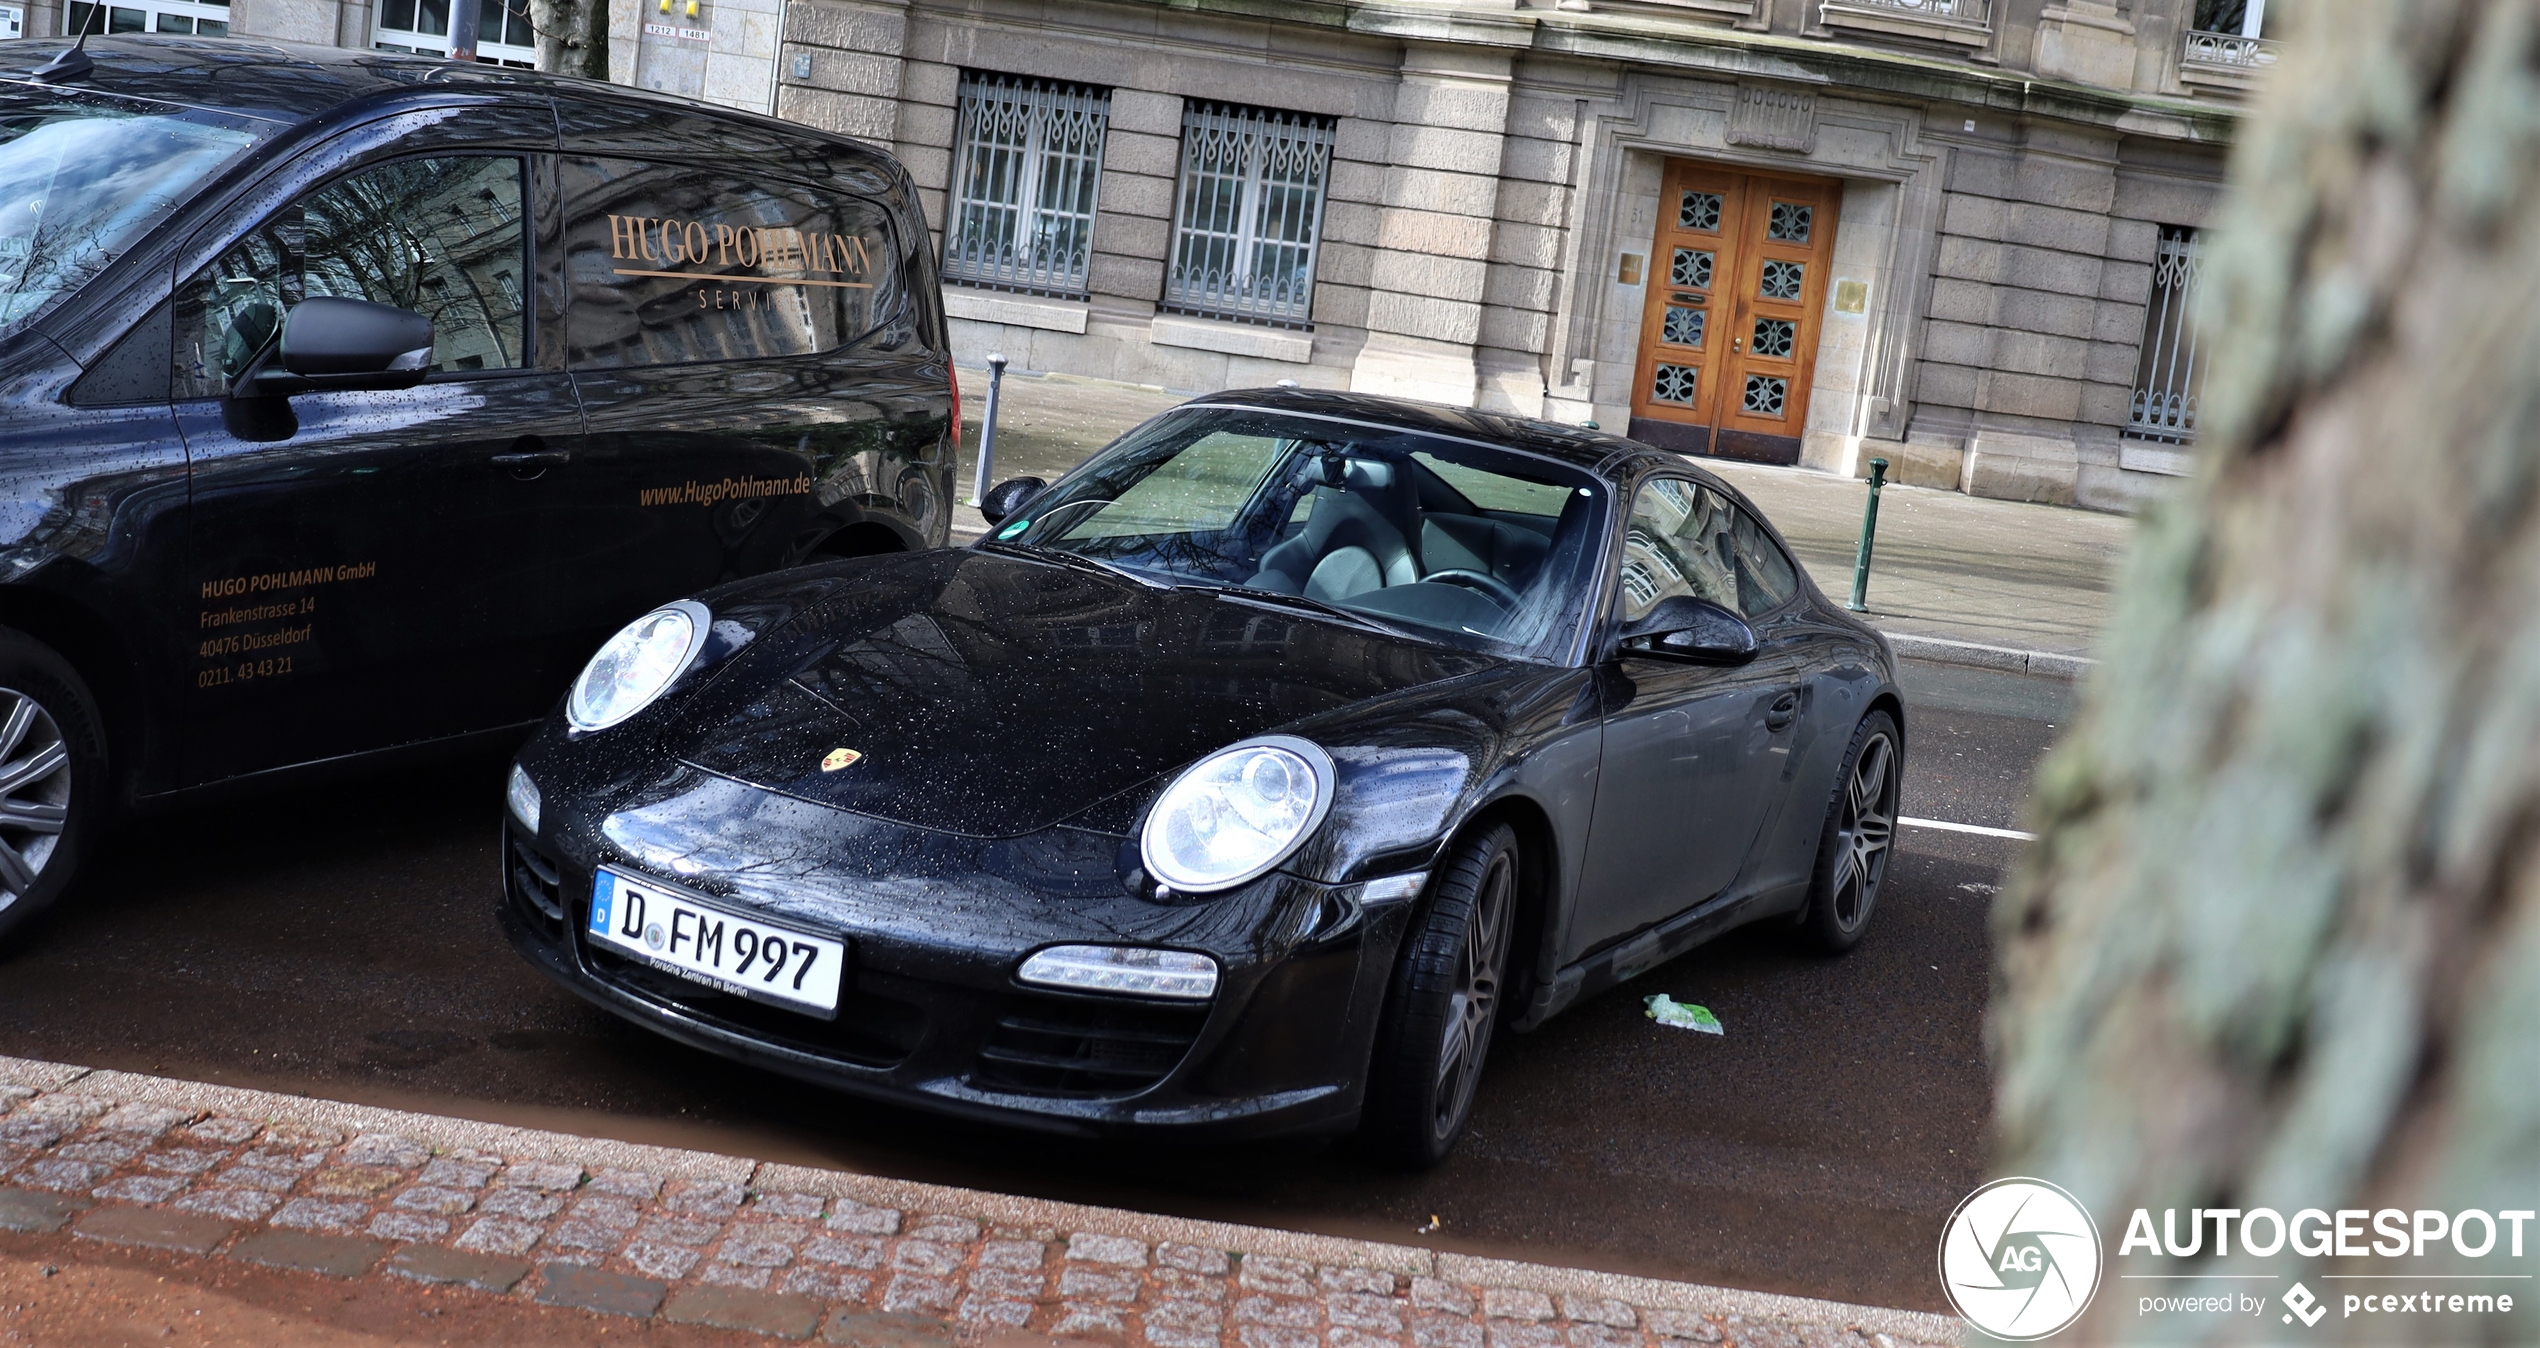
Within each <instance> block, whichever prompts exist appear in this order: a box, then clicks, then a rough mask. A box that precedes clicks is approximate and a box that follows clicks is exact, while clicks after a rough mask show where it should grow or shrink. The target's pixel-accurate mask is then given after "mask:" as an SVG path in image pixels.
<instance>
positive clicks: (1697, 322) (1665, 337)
mask: <svg viewBox="0 0 2540 1348" xmlns="http://www.w3.org/2000/svg"><path fill="white" fill-rule="evenodd" d="M1702 321H1703V312H1702V310H1700V309H1688V308H1686V307H1684V306H1683V305H1680V304H1670V305H1668V306H1667V317H1666V319H1665V321H1664V322H1663V323H1662V324H1661V325H1660V327H1659V332H1658V340H1660V341H1662V342H1666V343H1668V344H1669V345H1672V346H1700V345H1702Z"/></svg>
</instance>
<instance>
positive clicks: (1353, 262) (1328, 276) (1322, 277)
mask: <svg viewBox="0 0 2540 1348" xmlns="http://www.w3.org/2000/svg"><path fill="white" fill-rule="evenodd" d="M1375 262H1376V250H1375V249H1373V248H1365V247H1361V246H1359V245H1358V244H1354V243H1332V242H1330V241H1328V240H1327V241H1325V242H1324V244H1323V245H1322V246H1321V247H1319V248H1317V249H1315V251H1314V283H1315V284H1316V285H1318V286H1320V285H1322V284H1324V283H1326V282H1329V283H1331V284H1333V285H1349V286H1364V285H1366V284H1367V278H1368V275H1369V273H1370V272H1371V271H1372V270H1373V268H1374V266H1375Z"/></svg>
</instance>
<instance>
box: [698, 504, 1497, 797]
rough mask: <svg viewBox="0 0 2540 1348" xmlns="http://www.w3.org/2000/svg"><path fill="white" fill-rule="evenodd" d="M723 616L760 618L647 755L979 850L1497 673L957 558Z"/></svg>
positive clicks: (1302, 620) (1043, 569) (1405, 646)
mask: <svg viewBox="0 0 2540 1348" xmlns="http://www.w3.org/2000/svg"><path fill="white" fill-rule="evenodd" d="M740 602H742V603H744V604H752V603H755V604H756V605H758V606H759V607H760V608H761V609H762V610H763V611H769V612H771V613H772V612H774V611H776V610H780V609H781V610H782V614H781V617H778V618H775V619H773V620H771V621H769V623H768V625H767V627H766V630H765V631H763V632H762V634H761V635H760V636H759V637H757V638H756V639H755V640H753V641H751V642H750V644H749V645H748V646H746V647H745V648H744V649H743V650H742V651H741V653H740V654H738V655H736V656H734V657H733V659H732V661H731V663H730V664H729V665H727V666H726V667H725V668H724V669H723V670H721V671H720V672H718V673H717V674H716V675H715V676H714V677H713V679H712V680H711V682H710V683H708V684H707V685H705V686H704V687H703V688H702V689H700V690H699V691H698V692H697V693H695V694H693V695H690V696H689V697H686V698H680V699H674V700H673V701H674V704H675V705H673V706H670V707H666V708H665V710H667V711H669V712H670V714H671V716H672V717H673V721H672V725H673V727H674V728H673V729H671V730H670V731H669V732H668V736H667V743H666V744H665V747H666V748H668V749H670V750H671V751H672V752H673V753H676V754H677V755H678V756H679V757H680V758H682V759H683V760H685V761H686V762H689V763H691V764H693V765H695V766H697V767H700V768H704V769H706V770H708V771H711V772H715V773H719V774H722V775H725V776H729V777H733V778H737V779H739V780H742V781H745V782H749V783H751V784H753V785H756V786H760V787H764V788H766V789H769V790H773V791H778V792H782V793H784V794H786V795H789V796H793V797H796V798H798V799H802V800H807V801H811V802H813V803H816V804H820V805H827V806H831V807H834V808H838V809H843V810H851V811H854V812H856V813H858V814H863V815H868V816H872V817H876V818H881V819H887V820H891V821H894V822H898V823H903V824H909V825H914V826H917V827H920V828H929V829H939V830H944V831H948V832H954V833H963V834H969V835H972V836H980V837H1012V836H1019V835H1022V834H1026V833H1033V832H1037V831H1039V830H1041V829H1044V828H1047V827H1049V826H1050V825H1052V824H1055V823H1058V822H1060V821H1062V820H1065V819H1068V818H1070V817H1071V816H1075V815H1078V814H1081V813H1083V812H1085V811H1087V810H1088V809H1089V808H1090V807H1092V806H1095V805H1097V804H1100V803H1102V802H1104V801H1106V800H1109V799H1111V798H1113V797H1115V796H1118V795H1120V794H1121V793H1122V792H1125V791H1128V790H1129V789H1131V788H1133V787H1136V786H1138V785H1139V784H1141V783H1143V782H1145V781H1147V780H1148V779H1150V778H1152V777H1154V776H1155V775H1156V774H1158V773H1161V772H1165V771H1168V770H1170V769H1172V768H1175V767H1177V766H1179V765H1181V764H1183V763H1186V762H1188V761H1190V760H1191V759H1193V758H1196V757H1198V756H1200V755H1201V754H1204V753H1207V752H1208V751H1210V750H1212V749H1217V748H1222V747H1224V746H1225V745H1228V744H1232V743H1234V742H1236V741H1238V740H1241V739H1244V738H1246V737H1247V736H1251V735H1258V734H1262V733H1264V732H1267V731H1270V730H1273V729H1275V728H1277V727H1280V726H1283V725H1286V724H1288V723H1290V722H1293V721H1297V720H1300V719H1303V718H1305V717H1309V716H1313V715H1316V714H1319V713H1323V712H1328V711H1331V710H1334V709H1336V708H1339V707H1342V706H1345V705H1348V704H1350V703H1353V702H1357V701H1360V700H1362V699H1365V698H1369V697H1373V696H1375V695H1377V694H1380V693H1384V692H1388V691H1392V690H1397V689H1405V688H1410V687H1415V686H1418V685H1421V684H1426V683H1431V682H1435V681H1437V680H1440V679H1446V678H1453V677H1456V676H1458V675H1461V674H1466V673H1471V672H1474V671H1478V670H1481V669H1485V668H1488V667H1491V666H1493V665H1496V664H1497V663H1499V662H1498V661H1496V660H1493V659H1492V658H1490V657H1488V656H1484V655H1479V654H1474V653H1471V652H1464V651H1456V650H1452V649H1447V648H1443V647H1437V646H1431V645H1426V644H1423V643H1419V642H1414V641H1408V640H1403V639H1399V638H1395V637H1391V636H1388V635H1386V634H1384V633H1381V632H1375V631H1362V630H1358V629H1355V628H1351V627H1347V626H1344V625H1341V624H1338V623H1334V622H1330V621H1326V620H1323V619H1321V618H1318V617H1312V616H1308V615H1306V614H1302V613H1288V612H1282V611H1280V610H1279V609H1277V608H1275V607H1271V606H1268V605H1260V604H1253V603H1246V602H1241V601H1237V600H1231V599H1225V598H1221V597H1219V596H1217V595H1215V594H1212V593H1210V592H1208V591H1203V590H1160V589H1155V588H1150V587H1148V586H1143V585H1140V584H1137V583H1135V582H1133V581H1130V580H1127V579H1125V578H1115V577H1110V576H1104V575H1099V574H1093V573H1089V572H1086V571H1080V570H1076V569H1074V568H1070V567H1064V566H1060V565H1056V564H1051V563H1043V562H1039V561H1036V560H1031V559H1026V558H1019V557H1013V556H1007V555H1002V554H998V553H993V552H983V551H975V550H967V549H964V550H943V551H936V552H929V553H920V554H916V555H913V556H908V557H899V558H891V559H888V560H883V561H877V562H872V563H865V564H859V565H857V566H855V567H854V568H853V569H851V570H843V571H839V572H835V573H831V574H829V575H826V576H820V577H813V578H797V579H794V580H792V581H790V582H789V583H787V584H785V585H784V586H783V588H782V590H781V592H776V593H769V592H765V591H756V592H745V593H744V594H743V595H742V596H740ZM721 611H722V609H721V606H718V612H721ZM1098 813H1099V812H1098ZM1103 823H1104V825H1105V826H1106V827H1113V828H1117V827H1125V824H1126V820H1125V817H1124V818H1123V819H1120V820H1109V819H1105V820H1104V821H1103Z"/></svg>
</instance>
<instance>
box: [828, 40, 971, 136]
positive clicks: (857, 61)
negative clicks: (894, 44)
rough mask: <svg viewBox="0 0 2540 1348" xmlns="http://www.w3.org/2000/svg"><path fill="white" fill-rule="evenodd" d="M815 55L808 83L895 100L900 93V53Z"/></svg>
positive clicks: (847, 92) (846, 52) (832, 52)
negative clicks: (891, 54)
mask: <svg viewBox="0 0 2540 1348" xmlns="http://www.w3.org/2000/svg"><path fill="white" fill-rule="evenodd" d="M811 58H812V59H811V79H810V80H809V81H808V83H810V84H811V85H813V86H814V87H817V88H821V89H827V90H830V91H832V92H834V93H841V94H863V95H866V96H867V97H870V98H888V99H892V100H894V101H896V100H897V99H898V98H899V96H900V58H898V57H896V56H869V55H866V54H865V53H863V52H852V51H829V50H822V51H818V52H813V53H811ZM948 139H949V138H948Z"/></svg>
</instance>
